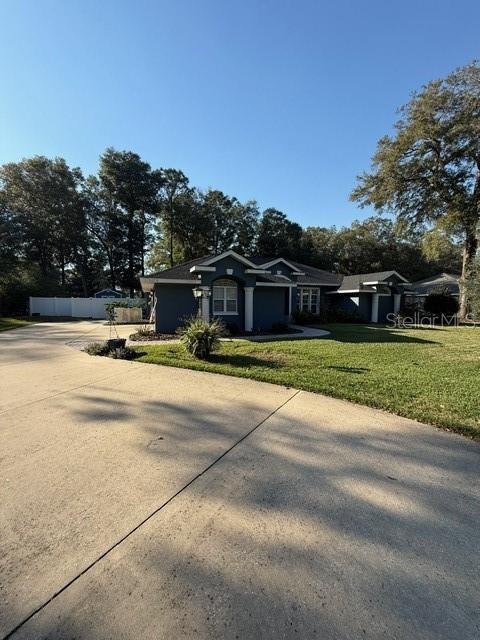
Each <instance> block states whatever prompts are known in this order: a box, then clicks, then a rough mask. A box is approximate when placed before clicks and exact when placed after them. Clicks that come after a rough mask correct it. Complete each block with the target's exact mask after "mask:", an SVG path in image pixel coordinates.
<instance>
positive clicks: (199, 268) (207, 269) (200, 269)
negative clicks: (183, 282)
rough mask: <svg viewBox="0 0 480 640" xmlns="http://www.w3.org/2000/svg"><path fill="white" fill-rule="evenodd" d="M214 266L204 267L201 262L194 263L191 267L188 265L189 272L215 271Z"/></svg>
mask: <svg viewBox="0 0 480 640" xmlns="http://www.w3.org/2000/svg"><path fill="white" fill-rule="evenodd" d="M216 270H217V268H216V267H204V266H203V265H202V264H195V265H194V266H193V267H190V273H193V272H194V271H216Z"/></svg>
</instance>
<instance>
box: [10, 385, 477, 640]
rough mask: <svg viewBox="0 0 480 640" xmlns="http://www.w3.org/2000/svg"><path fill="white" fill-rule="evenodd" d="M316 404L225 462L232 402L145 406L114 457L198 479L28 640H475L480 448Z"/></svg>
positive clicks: (63, 599) (274, 425)
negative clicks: (134, 433)
mask: <svg viewBox="0 0 480 640" xmlns="http://www.w3.org/2000/svg"><path fill="white" fill-rule="evenodd" d="M261 392H262V387H261V386H260V385H259V388H258V393H259V394H261ZM93 401H95V398H93ZM325 402H326V399H325V398H322V397H319V396H316V397H314V396H312V395H311V394H300V395H299V396H298V397H296V398H294V399H293V400H291V401H290V402H289V403H287V404H286V405H285V406H284V407H282V408H279V409H277V411H276V412H275V413H274V414H272V415H270V417H269V418H268V420H267V422H265V423H260V420H259V421H258V424H260V426H259V427H258V428H257V429H256V430H255V431H253V432H252V433H251V434H250V435H248V437H246V438H245V439H244V440H243V441H241V442H240V443H239V444H237V445H236V446H235V443H236V442H238V441H239V433H238V432H236V433H235V432H232V429H231V428H230V427H229V426H228V422H227V417H228V415H229V412H231V409H232V405H231V403H228V402H226V403H225V404H222V405H220V406H214V405H213V403H211V402H209V400H208V398H206V399H205V401H197V402H196V403H195V404H194V405H192V404H188V403H184V402H180V401H177V400H168V399H150V400H148V399H142V406H143V408H144V409H145V415H143V416H142V422H141V423H140V424H138V423H137V425H136V427H137V428H138V429H140V430H141V431H143V432H144V434H145V438H143V439H142V440H141V441H135V442H132V441H129V442H128V443H127V446H126V447H125V448H124V451H123V455H124V456H128V455H129V453H130V454H131V453H132V448H131V447H142V448H143V449H142V450H145V451H147V453H148V455H149V456H151V457H152V459H153V460H155V461H156V462H157V463H158V465H161V463H162V462H163V461H165V460H167V459H169V460H170V461H171V462H172V463H174V464H176V465H181V464H182V462H181V461H182V460H184V459H185V456H186V455H188V454H190V455H191V453H192V451H194V450H197V451H200V452H201V455H200V457H199V462H200V463H201V464H200V466H199V468H198V469H197V471H196V472H195V471H191V474H192V475H191V476H190V481H189V483H188V485H187V486H186V487H185V488H184V490H183V491H181V493H180V494H179V495H176V497H175V499H174V500H172V501H171V502H170V503H169V504H167V505H166V506H165V507H164V508H163V509H162V510H161V511H159V512H158V513H156V514H155V515H153V516H152V517H151V518H150V519H149V520H148V522H145V523H144V524H143V525H142V527H141V528H140V529H139V530H138V531H137V532H134V533H133V534H132V535H131V536H130V537H129V538H128V539H127V540H125V541H124V542H123V543H122V544H121V545H120V546H119V547H118V548H116V549H114V550H113V551H112V552H111V553H109V554H108V555H107V556H106V557H105V558H103V559H102V560H101V561H100V562H98V563H97V565H96V566H95V567H94V568H93V569H91V570H89V571H87V572H86V573H85V574H84V575H83V576H81V577H80V578H79V580H78V581H77V582H76V583H75V584H73V585H72V586H71V587H69V588H68V589H67V590H66V591H65V592H64V593H62V594H60V596H59V597H58V598H56V599H54V600H53V601H52V602H50V604H48V606H47V607H46V608H45V609H44V610H43V611H42V612H41V613H40V614H39V615H38V616H35V617H34V618H33V619H32V621H31V622H30V623H28V624H27V625H26V627H25V629H23V630H22V631H23V632H24V633H23V636H22V637H25V638H27V637H48V638H50V639H52V640H53V639H60V638H71V637H77V638H90V637H112V638H113V637H127V638H134V637H145V638H148V637H159V638H163V637H172V638H191V637H199V638H237V637H238V638H259V639H273V638H288V639H290V638H313V637H319V638H325V639H328V640H333V638H361V637H372V638H380V637H386V636H392V634H393V637H398V638H420V637H421V638H426V639H427V638H428V639H433V638H435V640H450V639H451V638H462V640H473V639H474V638H476V637H477V633H478V617H477V613H476V611H477V609H478V606H477V593H478V590H477V584H478V578H479V576H478V566H477V565H475V563H474V562H472V558H475V557H476V555H477V554H478V552H479V547H478V542H479V541H478V535H477V529H478V517H479V509H478V502H477V500H476V488H475V486H476V483H477V478H478V460H479V458H478V454H479V448H478V446H477V445H475V444H474V443H471V442H469V441H466V440H463V439H461V438H458V437H455V436H450V435H447V434H444V433H439V432H438V431H436V430H435V429H434V428H426V427H423V426H420V425H415V423H413V422H411V421H408V420H403V419H402V418H393V417H386V416H383V415H382V414H381V413H379V412H375V411H373V410H369V409H361V410H360V409H358V408H352V411H353V412H354V413H353V415H351V414H350V413H348V411H347V410H346V409H345V406H344V404H345V403H341V402H338V403H337V401H333V400H329V401H328V402H329V405H328V406H327V407H325V406H324V403H325ZM129 403H131V406H130V411H129V413H131V414H132V415H134V414H135V411H136V406H137V404H138V399H137V400H136V401H135V400H133V399H132V400H129V401H128V402H127V406H128V404H129ZM299 403H300V404H299ZM99 404H102V401H100V402H99ZM329 407H330V408H329ZM257 408H258V407H257ZM241 409H242V411H244V412H248V411H252V410H255V409H256V403H255V401H254V400H251V401H250V402H242V404H241ZM239 410H240V409H239ZM254 424H255V423H252V424H250V425H248V424H247V423H245V424H244V426H243V430H244V434H243V435H246V434H247V432H248V430H249V429H251V428H252V427H253V426H254ZM417 427H418V428H417ZM214 440H215V441H221V442H222V443H224V446H223V451H224V453H223V454H222V455H221V456H220V457H217V458H214V457H212V449H211V443H212V441H214ZM147 443H148V444H147ZM153 443H158V444H154V446H152V444H153ZM232 446H233V448H232ZM129 447H130V448H129ZM119 455H121V451H119ZM132 459H133V460H135V459H136V458H135V456H132ZM212 463H213V464H212ZM202 465H203V466H202ZM170 480H171V481H172V486H171V487H170V491H171V494H172V495H174V494H175V492H176V491H177V490H178V488H179V487H178V486H177V485H176V484H174V482H173V480H174V479H173V478H172V479H170ZM141 499H142V496H141V495H138V500H141ZM29 634H30V635H29Z"/></svg>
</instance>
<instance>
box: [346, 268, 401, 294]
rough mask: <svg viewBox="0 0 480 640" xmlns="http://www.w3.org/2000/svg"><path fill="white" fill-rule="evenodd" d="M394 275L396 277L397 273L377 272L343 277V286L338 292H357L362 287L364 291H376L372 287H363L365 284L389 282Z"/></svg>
mask: <svg viewBox="0 0 480 640" xmlns="http://www.w3.org/2000/svg"><path fill="white" fill-rule="evenodd" d="M393 275H396V272H395V271H376V272H373V273H356V274H355V275H352V276H343V280H342V284H341V285H340V287H339V289H338V291H356V290H357V289H360V287H361V288H362V290H363V291H374V289H373V288H371V287H368V286H361V285H363V283H364V282H382V281H388V279H389V278H391V277H392V276H393Z"/></svg>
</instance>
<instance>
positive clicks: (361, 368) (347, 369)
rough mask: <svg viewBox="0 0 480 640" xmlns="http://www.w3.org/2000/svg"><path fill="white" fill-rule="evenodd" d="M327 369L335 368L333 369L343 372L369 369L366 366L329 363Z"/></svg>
mask: <svg viewBox="0 0 480 640" xmlns="http://www.w3.org/2000/svg"><path fill="white" fill-rule="evenodd" d="M327 369H335V371H342V372H343V373H365V372H366V371H371V369H369V368H368V367H341V366H335V365H333V364H332V365H330V366H328V367H327Z"/></svg>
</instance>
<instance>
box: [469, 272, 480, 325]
mask: <svg viewBox="0 0 480 640" xmlns="http://www.w3.org/2000/svg"><path fill="white" fill-rule="evenodd" d="M467 293H468V301H469V312H470V313H471V317H472V318H473V320H474V321H476V322H478V321H480V260H477V261H476V263H475V266H474V269H473V271H472V273H471V274H470V277H469V279H468V280H467Z"/></svg>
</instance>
